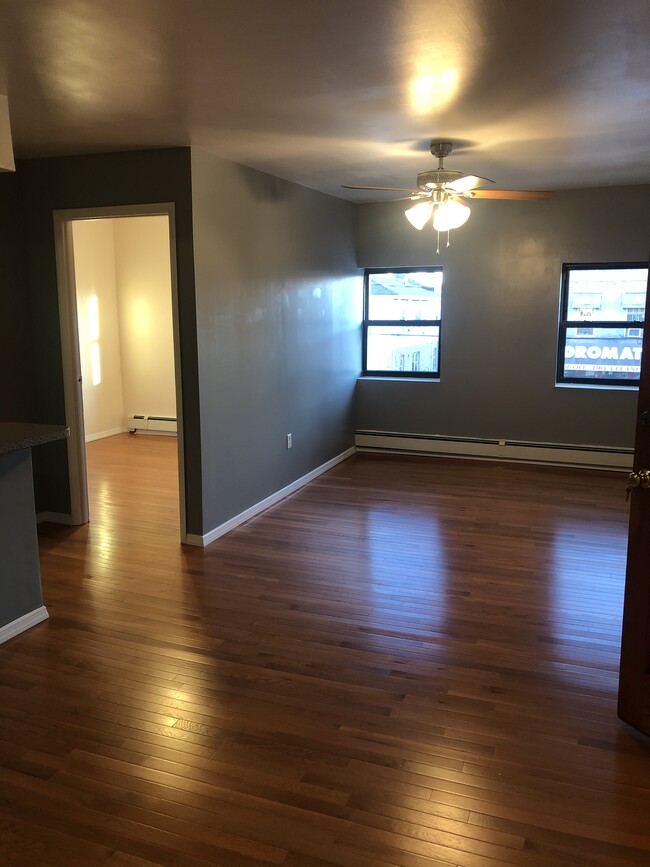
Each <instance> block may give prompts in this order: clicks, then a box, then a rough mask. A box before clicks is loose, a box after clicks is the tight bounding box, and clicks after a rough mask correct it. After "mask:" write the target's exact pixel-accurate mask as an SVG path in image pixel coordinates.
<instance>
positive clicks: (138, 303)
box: [113, 216, 176, 418]
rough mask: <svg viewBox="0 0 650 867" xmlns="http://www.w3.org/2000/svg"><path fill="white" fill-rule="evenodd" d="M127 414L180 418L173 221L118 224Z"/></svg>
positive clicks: (137, 219)
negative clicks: (174, 328) (171, 252)
mask: <svg viewBox="0 0 650 867" xmlns="http://www.w3.org/2000/svg"><path fill="white" fill-rule="evenodd" d="M113 224H114V233H115V275H116V281H117V295H118V308H119V319H120V341H121V353H122V388H123V392H124V412H125V414H126V415H129V414H130V413H142V414H144V415H164V416H171V417H172V418H175V417H176V385H175V381H174V348H173V347H174V344H173V331H172V288H171V276H170V274H171V269H170V261H169V221H168V218H167V217H166V216H159V217H128V218H120V219H116V220H113Z"/></svg>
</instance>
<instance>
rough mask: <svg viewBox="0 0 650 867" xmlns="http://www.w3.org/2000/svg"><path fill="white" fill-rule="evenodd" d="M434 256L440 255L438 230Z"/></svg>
mask: <svg viewBox="0 0 650 867" xmlns="http://www.w3.org/2000/svg"><path fill="white" fill-rule="evenodd" d="M436 238H437V241H436V256H439V255H440V232H436Z"/></svg>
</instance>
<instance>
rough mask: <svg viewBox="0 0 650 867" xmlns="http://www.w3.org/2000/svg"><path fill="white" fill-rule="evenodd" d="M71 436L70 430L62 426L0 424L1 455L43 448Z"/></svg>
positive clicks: (15, 422) (16, 422) (18, 423)
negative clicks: (45, 444) (47, 444)
mask: <svg viewBox="0 0 650 867" xmlns="http://www.w3.org/2000/svg"><path fill="white" fill-rule="evenodd" d="M69 436H70V429H69V428H67V427H66V426H65V425H62V424H32V423H31V422H19V421H2V422H0V455H6V454H8V453H9V452H16V451H18V450H19V449H30V448H32V447H33V446H42V445H43V444H44V443H51V442H54V440H64V439H66V438H67V437H69Z"/></svg>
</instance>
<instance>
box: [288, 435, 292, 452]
mask: <svg viewBox="0 0 650 867" xmlns="http://www.w3.org/2000/svg"><path fill="white" fill-rule="evenodd" d="M292 445H293V437H292V436H291V434H287V448H288V449H290V448H291V446H292Z"/></svg>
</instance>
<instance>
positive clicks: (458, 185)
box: [341, 141, 553, 246]
mask: <svg viewBox="0 0 650 867" xmlns="http://www.w3.org/2000/svg"><path fill="white" fill-rule="evenodd" d="M451 151H452V143H451V142H449V141H432V142H431V153H432V154H433V156H434V157H437V159H438V167H437V168H435V169H429V170H427V171H424V172H419V173H418V176H417V189H405V188H402V187H361V186H352V185H351V184H341V186H342V187H344V188H345V189H346V190H383V191H386V192H395V193H408V195H407V196H400V198H398V199H395V200H394V201H397V202H399V201H404V200H407V199H408V200H410V201H413V202H415V204H414V205H413V206H412V207H410V208H407V210H406V211H405V212H404V213H405V215H406V218H407V219H408V221H409V222H410V223H411V225H413V226H415V228H416V229H423V228H424V227H425V226H426V224H427V223H428V222H429V219H430V218H432V222H433V228H434V229H436V230H437V231H438V233H440V232H449V231H450V230H451V229H457V228H459V226H462V225H463V223H465V222H467V220H468V219H469V216H470V213H471V211H470V208H469V206H468V204H467V202H468V201H471V200H472V199H513V200H517V201H540V200H543V199H550V198H552V197H553V193H551V192H547V191H545V190H483V189H479V188H480V187H484V186H485V185H486V184H493V183H494V181H491V180H490V179H489V178H482V177H480V176H478V175H466V174H464V173H463V172H459V171H453V170H452V169H447V168H445V165H444V160H445V157H448V156H449V154H450V153H451ZM447 246H449V239H447Z"/></svg>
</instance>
